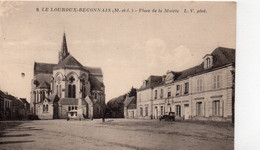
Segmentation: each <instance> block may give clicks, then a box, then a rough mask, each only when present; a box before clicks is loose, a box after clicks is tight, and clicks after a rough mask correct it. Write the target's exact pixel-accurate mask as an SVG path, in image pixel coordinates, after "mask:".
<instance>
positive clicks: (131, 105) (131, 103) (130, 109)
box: [124, 95, 137, 118]
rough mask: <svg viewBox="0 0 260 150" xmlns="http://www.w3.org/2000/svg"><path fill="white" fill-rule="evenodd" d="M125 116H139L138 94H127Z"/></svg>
mask: <svg viewBox="0 0 260 150" xmlns="http://www.w3.org/2000/svg"><path fill="white" fill-rule="evenodd" d="M124 117H125V118H137V114H136V96H132V97H129V96H128V95H127V96H126V99H125V102H124Z"/></svg>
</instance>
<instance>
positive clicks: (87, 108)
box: [30, 33, 105, 119]
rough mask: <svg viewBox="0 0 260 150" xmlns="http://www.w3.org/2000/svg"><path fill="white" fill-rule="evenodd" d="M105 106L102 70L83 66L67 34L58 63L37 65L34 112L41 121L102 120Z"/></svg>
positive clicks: (34, 80)
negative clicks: (67, 38) (70, 51)
mask: <svg viewBox="0 0 260 150" xmlns="http://www.w3.org/2000/svg"><path fill="white" fill-rule="evenodd" d="M104 107H105V86H104V83H103V73H102V70H101V68H95V67H88V66H83V65H82V64H81V63H80V62H78V61H77V59H75V58H74V57H73V56H72V55H71V54H70V53H69V51H68V47H67V41H66V35H65V33H64V35H63V41H62V46H61V51H60V52H59V62H58V64H49V63H39V62H35V63H34V78H33V79H32V83H31V104H30V108H31V112H33V113H34V114H35V115H37V116H38V117H39V118H40V119H65V118H68V117H69V118H75V119H84V118H99V117H102V115H103V111H104Z"/></svg>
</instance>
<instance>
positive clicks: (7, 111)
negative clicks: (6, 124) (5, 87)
mask: <svg viewBox="0 0 260 150" xmlns="http://www.w3.org/2000/svg"><path fill="white" fill-rule="evenodd" d="M12 108H13V101H12V97H11V96H10V95H8V94H7V93H4V92H3V91H1V90H0V120H9V119H12Z"/></svg>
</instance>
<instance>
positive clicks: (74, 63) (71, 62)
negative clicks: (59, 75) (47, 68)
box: [54, 55, 84, 69]
mask: <svg viewBox="0 0 260 150" xmlns="http://www.w3.org/2000/svg"><path fill="white" fill-rule="evenodd" d="M65 67H73V68H75V67H76V68H84V67H83V65H81V63H80V62H79V61H78V60H77V59H76V58H74V57H73V56H72V55H68V56H67V57H66V58H65V59H64V60H63V61H61V62H59V63H58V65H57V66H55V67H54V69H59V68H65Z"/></svg>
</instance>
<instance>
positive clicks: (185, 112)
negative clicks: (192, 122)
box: [184, 104, 190, 120]
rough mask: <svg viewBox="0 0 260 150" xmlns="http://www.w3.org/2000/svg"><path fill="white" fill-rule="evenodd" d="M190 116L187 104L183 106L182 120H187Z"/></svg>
mask: <svg viewBox="0 0 260 150" xmlns="http://www.w3.org/2000/svg"><path fill="white" fill-rule="evenodd" d="M189 116H190V107H189V104H184V119H185V120H187V119H189Z"/></svg>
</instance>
